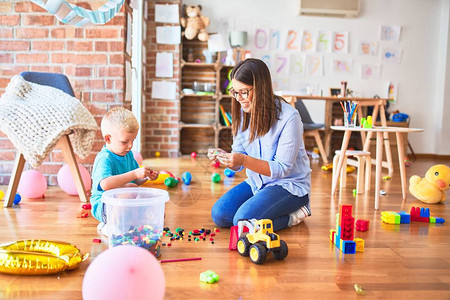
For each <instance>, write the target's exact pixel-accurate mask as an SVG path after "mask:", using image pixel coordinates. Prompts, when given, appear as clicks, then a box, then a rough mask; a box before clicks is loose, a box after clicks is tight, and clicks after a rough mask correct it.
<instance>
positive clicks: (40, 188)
mask: <svg viewBox="0 0 450 300" xmlns="http://www.w3.org/2000/svg"><path fill="white" fill-rule="evenodd" d="M46 190H47V180H46V179H45V177H44V175H42V173H41V172H39V171H37V170H28V171H25V172H23V173H22V175H21V176H20V181H19V186H18V187H17V191H18V192H19V194H20V195H21V196H22V197H24V198H31V199H33V198H42V196H44V194H45V191H46Z"/></svg>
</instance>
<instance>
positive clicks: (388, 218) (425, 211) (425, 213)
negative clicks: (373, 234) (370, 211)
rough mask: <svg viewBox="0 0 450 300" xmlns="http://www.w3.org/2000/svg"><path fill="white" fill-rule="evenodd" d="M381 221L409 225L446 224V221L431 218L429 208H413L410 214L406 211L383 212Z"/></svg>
mask: <svg viewBox="0 0 450 300" xmlns="http://www.w3.org/2000/svg"><path fill="white" fill-rule="evenodd" d="M381 220H382V221H383V222H384V223H387V224H409V223H410V222H425V223H445V219H443V218H436V217H430V209H429V208H423V207H422V208H420V207H414V206H413V207H411V211H410V213H409V214H408V213H407V212H405V211H401V212H398V213H397V212H393V211H382V212H381Z"/></svg>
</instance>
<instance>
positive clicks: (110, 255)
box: [82, 245, 166, 300]
mask: <svg viewBox="0 0 450 300" xmlns="http://www.w3.org/2000/svg"><path fill="white" fill-rule="evenodd" d="M165 289H166V279H165V277H164V272H163V270H162V268H161V265H160V263H159V262H158V261H157V260H156V258H155V257H154V256H153V255H152V254H151V253H150V252H148V251H147V250H145V249H143V248H140V247H137V246H130V245H122V246H116V247H113V248H110V249H108V250H106V251H105V252H103V253H101V254H100V255H99V256H98V257H97V258H96V259H95V260H94V261H93V262H92V263H91V264H90V265H89V267H88V269H87V271H86V273H85V275H84V278H83V288H82V293H83V299H85V300H90V299H95V300H97V299H108V300H115V299H118V300H123V299H163V297H164V293H165Z"/></svg>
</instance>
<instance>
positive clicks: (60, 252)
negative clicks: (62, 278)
mask: <svg viewBox="0 0 450 300" xmlns="http://www.w3.org/2000/svg"><path fill="white" fill-rule="evenodd" d="M0 253H1V254H2V255H1V257H0V272H2V273H6V274H14V275H47V274H55V273H59V272H61V271H64V270H71V269H75V268H76V267H78V265H79V264H80V263H81V262H82V261H84V260H85V259H87V258H88V257H89V254H85V255H83V254H81V253H80V249H78V248H77V247H76V246H74V245H72V244H70V243H65V242H57V241H48V240H20V241H15V242H11V243H7V244H2V245H0Z"/></svg>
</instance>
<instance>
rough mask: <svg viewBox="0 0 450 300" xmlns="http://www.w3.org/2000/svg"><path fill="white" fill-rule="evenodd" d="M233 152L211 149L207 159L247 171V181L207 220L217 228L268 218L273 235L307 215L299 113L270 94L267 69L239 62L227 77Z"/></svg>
mask: <svg viewBox="0 0 450 300" xmlns="http://www.w3.org/2000/svg"><path fill="white" fill-rule="evenodd" d="M231 82H232V88H231V89H230V94H231V96H232V97H233V98H234V100H233V101H232V108H231V112H232V120H233V123H232V133H233V146H232V152H231V153H227V152H225V151H223V150H221V149H209V150H208V157H209V158H210V159H211V160H219V161H220V162H221V163H222V164H223V165H225V166H226V167H228V168H230V169H232V170H235V171H240V170H241V169H243V168H246V174H247V177H248V178H247V179H246V180H245V181H244V182H242V183H240V184H239V185H237V186H235V187H234V188H232V189H231V190H230V191H228V192H227V193H225V194H224V195H223V196H222V197H221V198H220V199H219V200H217V202H216V203H215V204H214V206H213V208H212V211H211V215H212V219H213V221H214V222H215V223H216V224H217V225H218V226H220V227H231V226H233V225H236V224H237V222H238V221H239V220H240V219H253V218H255V219H271V220H272V221H273V227H274V230H280V229H283V228H286V227H291V226H294V225H297V224H298V223H300V222H301V221H302V220H303V219H305V218H306V217H307V216H309V215H311V213H310V206H309V196H308V194H309V192H310V186H311V169H310V166H309V159H308V156H307V155H306V151H305V146H304V143H303V124H302V121H301V119H300V115H299V113H298V111H297V110H296V109H295V108H294V107H292V106H291V105H289V104H288V103H286V101H285V100H284V99H283V98H281V97H279V96H276V95H274V93H273V90H272V80H271V76H270V72H269V69H268V68H267V66H266V64H265V63H264V62H263V61H261V60H259V59H253V58H251V59H246V60H244V61H241V62H240V63H239V64H237V65H236V67H235V68H234V69H233V71H232V72H231Z"/></svg>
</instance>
